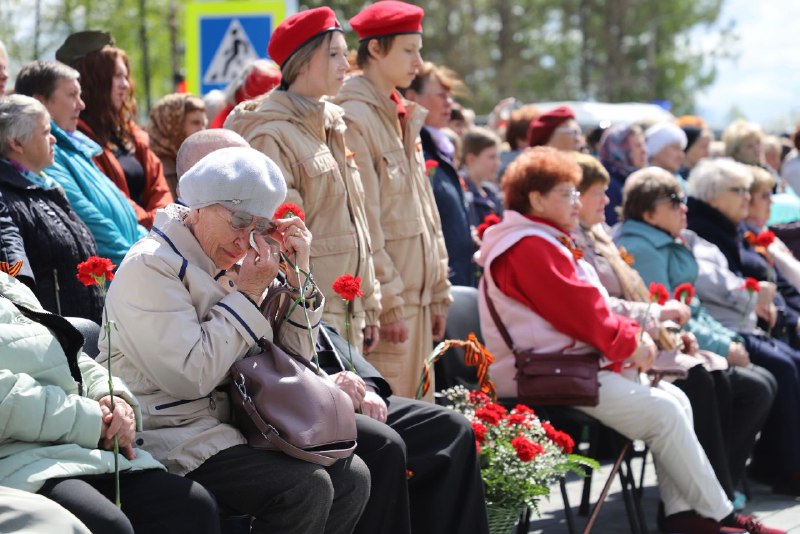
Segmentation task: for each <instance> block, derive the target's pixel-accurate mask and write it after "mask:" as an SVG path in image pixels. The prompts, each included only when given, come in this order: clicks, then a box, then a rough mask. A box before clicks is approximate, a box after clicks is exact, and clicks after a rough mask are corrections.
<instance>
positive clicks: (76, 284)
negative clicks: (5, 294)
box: [0, 160, 103, 322]
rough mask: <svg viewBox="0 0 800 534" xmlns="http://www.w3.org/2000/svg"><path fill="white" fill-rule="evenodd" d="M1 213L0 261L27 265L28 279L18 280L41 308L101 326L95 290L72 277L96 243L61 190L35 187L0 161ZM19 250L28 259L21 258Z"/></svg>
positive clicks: (98, 299)
mask: <svg viewBox="0 0 800 534" xmlns="http://www.w3.org/2000/svg"><path fill="white" fill-rule="evenodd" d="M0 214H4V215H7V216H8V217H7V218H6V219H5V223H6V224H4V225H3V236H2V239H0V261H9V262H10V263H14V262H15V261H16V260H17V259H23V261H29V262H30V265H29V267H30V269H31V271H32V276H33V279H32V280H31V279H30V278H28V277H27V276H23V277H21V278H20V280H21V281H23V282H26V283H29V284H30V283H31V282H32V284H33V288H32V289H33V290H34V292H35V293H36V297H37V298H38V299H39V302H41V303H42V306H44V308H45V309H46V310H48V311H51V312H53V313H60V314H61V315H66V316H73V317H85V318H87V319H91V320H93V321H96V322H100V313H101V311H102V309H103V304H102V300H101V298H100V294H99V292H98V291H97V289H96V288H95V287H85V286H84V285H83V284H82V283H81V282H80V281H79V280H78V279H77V277H76V274H77V265H78V263H80V262H82V261H84V260H86V258H88V257H89V256H94V255H97V245H96V244H95V241H94V238H93V237H92V234H91V233H89V230H88V228H86V226H85V225H84V224H83V222H81V220H80V219H78V216H77V215H76V214H75V212H74V211H72V208H71V207H70V205H69V202H68V201H67V199H66V197H65V196H64V193H63V192H62V191H61V189H60V188H54V189H43V188H41V187H39V186H37V185H34V184H33V183H32V182H30V181H29V180H28V179H26V178H25V177H24V176H23V175H22V174H21V173H20V171H18V170H17V169H15V168H14V167H12V166H11V165H9V164H8V163H7V162H6V161H4V160H0ZM12 225H15V226H16V230H17V232H14V228H13V226H12ZM20 239H21V241H22V242H21V243H20V242H19V241H20ZM23 250H24V256H27V258H25V257H23V256H21V253H20V251H23ZM28 273H30V271H28ZM20 274H23V273H20Z"/></svg>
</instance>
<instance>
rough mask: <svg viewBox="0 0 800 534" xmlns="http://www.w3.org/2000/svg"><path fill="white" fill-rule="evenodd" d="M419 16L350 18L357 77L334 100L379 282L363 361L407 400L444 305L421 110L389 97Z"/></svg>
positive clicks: (393, 6)
mask: <svg viewBox="0 0 800 534" xmlns="http://www.w3.org/2000/svg"><path fill="white" fill-rule="evenodd" d="M423 15H424V11H423V10H422V8H420V7H418V6H413V5H410V4H406V3H403V2H397V1H392V0H386V1H382V2H377V3H375V4H372V5H370V6H369V7H367V8H366V9H364V10H363V11H361V12H360V13H359V14H358V15H356V16H355V17H353V18H352V19H350V25H351V26H352V27H353V29H354V30H355V31H356V32H357V33H358V37H359V39H360V43H359V47H358V59H357V62H358V66H359V67H360V68H361V69H362V71H363V74H362V75H360V76H353V77H351V78H350V79H349V80H347V82H345V84H344V87H343V88H342V90H341V91H340V92H339V95H338V97H337V98H336V99H335V100H334V101H335V102H336V103H337V104H339V105H341V106H342V107H343V108H344V110H345V122H346V123H347V136H346V138H347V145H348V146H349V147H350V149H351V150H352V151H353V152H354V153H355V160H356V163H357V164H358V169H359V172H360V174H361V180H362V182H363V184H364V192H365V194H366V202H365V205H366V207H367V218H368V221H369V229H370V236H371V237H372V252H373V261H374V262H375V271H376V274H377V277H378V280H379V281H380V283H381V305H382V307H383V310H382V312H381V316H380V322H381V340H380V343H379V344H378V346H377V348H376V349H375V350H374V351H372V353H371V354H370V355H369V359H370V362H371V363H372V364H373V365H375V366H376V367H377V368H378V369H379V370H380V371H381V373H382V374H383V376H384V377H385V378H386V379H387V380H388V381H389V383H390V384H391V386H392V389H393V390H394V391H395V393H396V394H397V395H400V396H403V397H412V396H413V395H414V393H415V390H416V386H417V382H418V380H419V376H420V371H421V370H422V367H423V361H424V359H425V357H426V356H427V355H428V354H429V353H430V351H431V347H432V346H433V340H434V339H435V340H439V339H441V338H442V337H443V336H444V327H445V318H446V316H447V308H448V307H449V306H450V302H451V298H450V283H449V281H448V276H447V274H448V271H447V269H448V260H447V251H446V249H445V245H444V239H443V237H442V229H441V222H440V219H439V213H438V211H437V208H436V202H435V201H434V197H433V191H432V189H431V185H430V180H429V179H428V176H427V174H426V172H425V160H424V156H423V153H422V144H421V141H420V137H419V134H420V130H421V128H422V125H423V123H424V121H425V115H426V113H427V111H426V110H425V109H424V108H421V107H420V106H417V105H416V104H414V103H412V102H410V101H408V100H405V99H403V98H402V97H401V96H400V95H399V93H398V92H397V90H396V88H397V87H408V86H409V84H411V81H412V80H413V79H414V76H415V75H416V72H417V69H419V68H420V66H421V65H422V58H421V57H420V53H419V51H420V49H421V48H422V35H421V34H422V17H423ZM432 392H433V388H431V389H430V394H429V397H428V400H431V399H432V398H433V393H432Z"/></svg>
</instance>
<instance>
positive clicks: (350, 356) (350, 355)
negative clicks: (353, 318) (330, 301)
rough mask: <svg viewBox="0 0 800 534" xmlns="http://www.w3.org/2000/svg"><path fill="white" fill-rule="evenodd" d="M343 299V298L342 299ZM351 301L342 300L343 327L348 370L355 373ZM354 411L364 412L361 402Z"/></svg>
mask: <svg viewBox="0 0 800 534" xmlns="http://www.w3.org/2000/svg"><path fill="white" fill-rule="evenodd" d="M342 300H344V299H342ZM352 307H353V301H352V300H344V329H345V332H346V333H347V359H348V362H349V363H350V372H351V373H353V374H354V375H355V374H358V373H356V366H355V365H353V353H352V350H353V349H352V348H351V345H352V343H351V341H352V340H351V339H350V313H352ZM356 412H358V413H364V410H363V409H362V408H361V403H360V402H359V403H358V408H356Z"/></svg>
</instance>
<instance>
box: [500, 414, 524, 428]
mask: <svg viewBox="0 0 800 534" xmlns="http://www.w3.org/2000/svg"><path fill="white" fill-rule="evenodd" d="M506 421H507V422H506V424H507V425H508V426H514V425H522V426H524V427H528V426H530V422H529V421H528V416H527V415H525V414H522V413H512V414H511V415H509V416H508V417H507V418H506Z"/></svg>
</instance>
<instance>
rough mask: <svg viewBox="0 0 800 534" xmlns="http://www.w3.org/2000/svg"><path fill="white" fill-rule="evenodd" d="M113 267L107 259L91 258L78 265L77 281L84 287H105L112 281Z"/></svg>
mask: <svg viewBox="0 0 800 534" xmlns="http://www.w3.org/2000/svg"><path fill="white" fill-rule="evenodd" d="M114 267H116V265H114V264H113V263H111V260H109V259H108V258H100V257H98V256H91V257H90V258H89V259H88V260H86V261H84V262H81V263H79V264H78V280H80V281H81V282H82V283H83V285H85V286H93V285H97V286H100V287H105V283H106V282H110V281H111V280H113V279H114Z"/></svg>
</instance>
